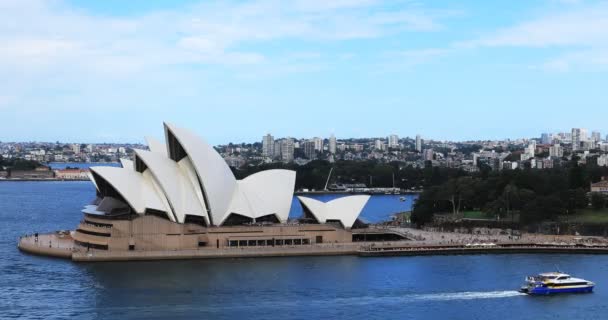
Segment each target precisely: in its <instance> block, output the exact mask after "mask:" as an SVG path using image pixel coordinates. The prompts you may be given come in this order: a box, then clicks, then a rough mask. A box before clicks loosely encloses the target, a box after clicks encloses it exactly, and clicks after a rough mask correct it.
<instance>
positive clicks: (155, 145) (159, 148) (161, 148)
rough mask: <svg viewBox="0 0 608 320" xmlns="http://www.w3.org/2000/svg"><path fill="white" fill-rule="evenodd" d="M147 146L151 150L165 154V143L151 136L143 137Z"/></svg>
mask: <svg viewBox="0 0 608 320" xmlns="http://www.w3.org/2000/svg"><path fill="white" fill-rule="evenodd" d="M145 139H146V143H147V144H148V148H150V151H152V152H158V153H161V154H163V155H165V156H167V145H165V144H164V143H162V142H160V141H159V140H157V139H156V138H153V137H145Z"/></svg>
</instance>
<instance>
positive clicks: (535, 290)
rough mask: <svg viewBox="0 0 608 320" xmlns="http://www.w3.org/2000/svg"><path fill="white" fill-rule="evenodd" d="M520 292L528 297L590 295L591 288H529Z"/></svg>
mask: <svg viewBox="0 0 608 320" xmlns="http://www.w3.org/2000/svg"><path fill="white" fill-rule="evenodd" d="M522 292H524V293H527V294H529V295H548V294H558V293H591V292H593V286H588V287H577V288H531V289H528V290H526V291H524V290H522Z"/></svg>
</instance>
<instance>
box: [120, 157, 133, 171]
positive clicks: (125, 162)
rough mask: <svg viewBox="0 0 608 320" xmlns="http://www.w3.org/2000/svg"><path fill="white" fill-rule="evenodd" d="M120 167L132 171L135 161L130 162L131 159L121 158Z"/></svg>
mask: <svg viewBox="0 0 608 320" xmlns="http://www.w3.org/2000/svg"><path fill="white" fill-rule="evenodd" d="M120 165H121V166H122V167H123V168H125V169H131V170H133V169H134V167H133V160H130V159H124V158H121V159H120Z"/></svg>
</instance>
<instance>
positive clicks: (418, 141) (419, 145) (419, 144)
mask: <svg viewBox="0 0 608 320" xmlns="http://www.w3.org/2000/svg"><path fill="white" fill-rule="evenodd" d="M416 151H418V152H422V138H421V137H420V135H419V134H417V135H416Z"/></svg>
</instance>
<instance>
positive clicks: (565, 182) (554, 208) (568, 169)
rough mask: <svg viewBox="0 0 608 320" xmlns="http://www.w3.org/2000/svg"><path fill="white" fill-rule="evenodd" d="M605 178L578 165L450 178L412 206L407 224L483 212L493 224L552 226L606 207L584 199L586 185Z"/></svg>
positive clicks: (601, 171)
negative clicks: (505, 221) (564, 217)
mask: <svg viewBox="0 0 608 320" xmlns="http://www.w3.org/2000/svg"><path fill="white" fill-rule="evenodd" d="M602 176H608V168H606V167H598V166H596V165H580V164H578V159H574V160H573V161H571V162H569V163H566V165H565V166H563V167H560V168H554V169H544V170H534V169H518V170H504V171H489V170H482V171H481V172H478V173H474V174H470V175H465V176H459V177H450V178H449V179H448V180H447V181H446V182H443V183H440V184H435V185H432V186H430V187H429V188H425V190H424V192H423V193H422V194H421V195H420V197H419V199H418V200H417V202H416V204H415V206H414V210H413V213H412V221H413V222H414V223H416V224H418V225H422V224H425V223H428V222H430V221H432V219H433V215H435V214H437V213H442V214H451V215H452V216H453V217H454V218H459V217H461V213H462V212H463V211H473V210H474V211H479V210H481V211H483V212H485V213H486V214H487V215H488V216H491V217H496V218H499V219H501V218H511V219H512V220H513V219H514V218H513V217H514V216H515V215H516V214H517V215H518V216H519V221H520V222H521V223H522V224H531V223H536V222H540V221H547V220H556V219H557V218H558V217H559V216H561V215H568V214H576V213H578V212H579V211H580V210H582V209H586V208H588V207H589V204H591V205H592V207H593V208H594V209H596V210H601V209H603V208H605V207H606V198H605V196H603V195H601V194H591V195H590V196H589V195H588V193H589V189H590V184H591V183H593V182H597V181H600V180H601V177H602Z"/></svg>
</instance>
